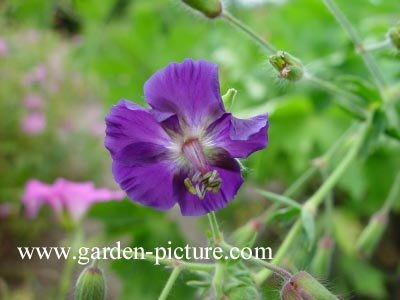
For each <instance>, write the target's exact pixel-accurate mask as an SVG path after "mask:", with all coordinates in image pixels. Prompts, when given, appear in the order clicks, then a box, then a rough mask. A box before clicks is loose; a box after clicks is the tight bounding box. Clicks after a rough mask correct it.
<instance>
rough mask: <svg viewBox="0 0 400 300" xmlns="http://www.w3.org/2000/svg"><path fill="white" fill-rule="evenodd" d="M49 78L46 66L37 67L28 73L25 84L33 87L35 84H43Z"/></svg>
mask: <svg viewBox="0 0 400 300" xmlns="http://www.w3.org/2000/svg"><path fill="white" fill-rule="evenodd" d="M46 77H47V67H46V65H43V64H42V65H37V66H36V67H35V68H34V69H33V70H32V71H31V72H29V73H27V74H26V75H25V77H24V80H23V81H24V83H25V84H26V85H32V84H35V83H40V82H43V81H44V80H45V79H46Z"/></svg>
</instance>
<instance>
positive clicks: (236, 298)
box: [228, 286, 259, 300]
mask: <svg viewBox="0 0 400 300" xmlns="http://www.w3.org/2000/svg"><path fill="white" fill-rule="evenodd" d="M258 298H259V297H258V291H257V289H256V288H255V287H253V286H239V287H236V288H233V289H231V290H230V291H229V293H228V299H229V300H243V299H245V300H256V299H258Z"/></svg>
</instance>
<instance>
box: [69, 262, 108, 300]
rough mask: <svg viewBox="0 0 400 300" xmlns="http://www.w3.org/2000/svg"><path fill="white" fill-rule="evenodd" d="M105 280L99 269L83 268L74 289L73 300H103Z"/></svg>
mask: <svg viewBox="0 0 400 300" xmlns="http://www.w3.org/2000/svg"><path fill="white" fill-rule="evenodd" d="M105 290H106V286H105V279H104V276H103V272H102V271H101V269H99V268H98V267H95V266H90V267H87V268H85V269H84V270H83V271H82V273H81V275H79V278H78V281H77V283H76V287H75V300H104V299H105V294H106V292H105Z"/></svg>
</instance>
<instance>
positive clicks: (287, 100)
mask: <svg viewBox="0 0 400 300" xmlns="http://www.w3.org/2000/svg"><path fill="white" fill-rule="evenodd" d="M225 2H226V6H227V8H228V9H229V10H230V11H231V13H232V14H234V15H236V16H237V17H238V18H240V19H242V20H243V21H244V22H245V23H247V24H249V25H250V26H251V27H253V28H254V29H255V30H256V31H257V32H259V33H260V34H261V35H262V36H263V37H265V38H266V39H267V40H269V41H271V42H272V43H273V44H274V45H276V46H277V47H278V48H279V49H282V50H285V51H289V52H290V53H292V54H294V55H295V56H296V57H299V58H301V60H302V61H303V63H304V64H305V65H306V68H307V71H308V72H310V73H311V74H314V75H315V76H318V77H321V78H325V79H327V80H329V81H332V82H337V83H338V84H339V85H340V86H341V87H342V88H343V89H349V90H351V89H352V88H354V86H350V84H349V81H347V84H345V83H344V76H347V75H352V76H356V77H355V78H357V80H364V81H366V82H371V78H370V77H369V75H368V73H367V72H366V69H365V67H364V65H363V64H362V61H361V59H360V57H359V56H358V55H357V54H356V53H355V51H354V48H353V46H352V44H351V43H350V41H349V39H348V37H347V36H346V34H345V33H344V32H343V31H342V30H341V28H340V27H339V25H338V24H337V23H336V21H335V20H334V19H333V17H332V16H331V15H330V14H329V12H328V11H327V9H326V8H325V7H324V6H323V3H322V1H317V0H292V1H282V2H279V1H275V2H274V1H271V2H269V1H266V3H263V4H260V5H258V6H251V5H249V6H243V5H241V4H240V3H239V2H238V1H225ZM244 2H245V1H244ZM337 3H338V5H339V6H340V7H342V9H343V11H344V13H345V14H346V15H347V16H348V17H349V19H350V20H351V21H352V24H353V25H354V27H355V28H356V29H357V31H358V32H359V33H360V35H361V36H362V38H363V40H364V41H365V42H366V43H370V42H371V43H372V42H376V41H381V40H383V39H385V35H386V32H387V30H388V28H389V27H391V26H393V25H394V24H396V22H397V21H398V18H399V14H398V13H399V11H400V2H399V1H397V0H387V1H379V0H375V1H372V0H371V1H364V0H357V1H344V0H338V1H337ZM0 37H1V38H3V39H4V40H5V41H6V43H7V45H8V53H7V55H4V56H0V86H1V88H0V201H1V202H2V203H6V202H7V203H11V205H12V214H11V215H10V216H8V217H7V218H6V219H3V220H0V228H1V230H2V232H1V236H0V241H1V240H4V238H5V237H8V236H14V239H15V241H14V242H15V244H16V245H20V244H27V240H18V238H20V239H25V238H26V236H25V235H24V234H23V232H25V231H29V229H30V227H31V226H32V223H33V224H36V225H37V224H41V223H40V222H43V220H48V219H49V218H50V215H49V212H48V211H42V214H41V216H40V218H39V219H40V220H35V221H32V222H30V223H29V222H27V221H22V219H23V213H22V208H21V204H20V196H21V193H22V189H23V186H24V183H25V182H26V181H27V180H28V179H30V178H38V179H41V180H44V181H46V182H52V181H53V180H54V179H55V178H57V177H67V178H70V179H72V180H76V181H85V180H91V181H95V182H96V183H99V184H102V185H112V179H111V171H110V159H109V157H108V155H107V153H106V150H105V149H104V148H103V146H102V134H100V137H99V136H95V135H93V134H91V128H93V126H96V124H98V123H99V122H102V119H103V117H104V115H105V114H106V112H107V110H108V108H109V107H110V106H111V105H112V104H115V103H117V101H118V100H119V99H120V98H126V99H129V100H132V101H135V102H137V103H140V104H145V101H144V97H143V84H144V82H145V81H146V80H147V79H148V78H149V77H150V76H151V75H152V74H153V73H154V72H155V71H156V70H158V69H160V68H162V67H164V66H165V65H166V64H168V63H169V62H171V61H182V60H183V59H184V58H187V57H190V58H193V59H206V60H210V61H214V62H216V63H218V64H219V72H220V83H221V93H222V94H224V93H225V92H226V91H227V90H228V89H229V88H231V87H233V88H235V89H236V90H237V91H238V95H237V98H236V100H235V102H234V104H233V107H232V111H233V113H234V114H236V115H238V116H241V117H248V116H251V115H255V114H258V113H262V112H268V113H269V115H270V129H269V145H268V148H267V149H266V150H263V151H260V152H258V153H256V154H254V155H253V156H252V157H251V158H250V159H248V160H247V161H245V162H244V164H245V166H246V168H247V171H246V173H245V177H246V182H245V184H244V186H243V187H242V189H241V191H240V193H239V195H238V197H237V199H236V200H235V201H233V202H232V203H231V204H230V205H229V207H228V208H226V209H224V210H223V211H221V212H220V215H221V219H223V224H226V225H224V228H225V229H226V230H231V229H233V228H235V227H236V226H237V225H239V224H242V223H244V222H245V221H246V220H247V219H248V218H250V217H254V216H257V215H258V214H260V213H261V212H262V211H263V210H264V209H265V208H266V207H268V205H269V204H268V202H267V201H266V200H265V199H263V198H260V196H257V195H256V194H255V193H254V192H253V189H254V187H256V186H257V187H262V188H264V189H275V190H276V191H277V192H281V191H283V190H284V188H285V187H287V186H288V185H289V184H290V183H291V182H293V181H294V180H295V179H296V178H297V177H299V176H300V175H301V174H302V173H303V172H304V171H305V170H306V169H307V168H308V167H309V166H310V164H311V161H312V160H313V159H315V158H317V157H319V156H321V155H322V154H323V153H324V152H325V151H327V150H328V149H329V147H330V146H331V145H332V144H333V143H334V142H335V141H336V140H337V139H338V137H339V136H341V134H342V133H343V132H345V130H346V129H347V128H348V127H349V126H350V125H351V124H352V122H353V119H352V117H351V116H349V115H348V114H347V113H346V112H344V111H342V110H340V109H339V108H337V107H336V106H335V105H334V102H333V101H332V99H333V97H337V96H336V95H331V94H328V93H326V92H325V91H323V90H320V89H317V88H316V87H315V86H311V85H309V84H308V83H307V82H300V83H298V84H296V85H288V84H285V83H283V82H281V81H279V80H278V79H276V78H275V76H274V72H273V70H272V68H271V67H270V66H269V65H268V64H267V54H266V53H264V52H263V50H262V49H261V48H259V47H258V46H257V45H254V44H253V43H252V42H251V41H250V40H248V39H247V37H245V36H244V35H242V34H241V33H238V32H236V31H235V30H234V29H233V28H232V27H230V26H228V25H227V24H226V23H224V22H223V21H221V20H216V21H208V20H206V19H205V18H203V17H201V16H199V15H197V14H195V13H193V12H191V11H189V10H188V9H187V8H186V7H184V6H183V5H181V4H180V3H179V1H172V0H171V1H164V0H154V1H145V0H131V1H129V0H103V1H95V0H85V1H83V0H59V1H49V0H29V1H25V0H5V1H2V2H0ZM57 55H58V56H57ZM373 55H374V57H375V59H376V60H377V62H378V65H379V66H380V68H381V69H382V70H383V71H384V77H385V79H386V81H387V82H388V87H387V89H388V93H389V94H390V95H392V99H394V100H393V103H388V104H387V105H391V106H392V108H391V113H392V115H393V118H395V119H396V118H398V115H399V111H400V104H399V103H400V101H399V99H400V84H399V82H400V80H399V79H400V68H399V60H398V59H399V54H398V53H396V51H395V50H394V49H391V48H386V49H383V50H381V51H377V52H374V53H373ZM57 62H59V64H57ZM40 65H44V66H46V68H47V76H46V78H45V79H44V80H43V81H42V82H37V83H33V84H26V83H24V78H25V77H26V75H27V74H29V72H32V70H33V69H34V68H35V67H37V66H40ZM360 89H361V90H360V91H361V93H364V94H366V95H370V94H371V93H370V91H369V90H368V89H367V88H366V87H365V86H364V87H362V88H360ZM29 93H36V94H39V95H41V97H42V98H43V99H44V101H45V109H44V111H45V115H46V119H47V125H46V129H45V131H44V132H43V133H41V134H39V135H36V136H27V135H26V134H24V133H23V132H22V131H21V128H20V122H21V118H23V116H24V114H25V113H26V112H25V109H24V107H23V99H24V97H25V96H26V95H27V94H29ZM90 111H92V113H90ZM91 114H92V117H89V115H91ZM399 150H400V145H399V142H398V141H395V140H393V139H391V138H388V137H386V136H383V135H381V136H380V137H379V139H378V140H377V143H376V144H375V146H374V147H373V148H370V149H367V152H368V153H367V154H368V155H365V156H364V157H362V159H360V160H359V161H357V162H355V163H353V165H352V166H351V168H350V169H349V170H348V171H347V172H346V174H345V176H343V178H342V179H341V181H340V183H339V184H338V186H337V187H336V188H335V192H334V202H335V211H334V215H333V219H332V220H329V221H330V223H332V226H333V235H334V240H335V242H336V249H335V251H334V257H333V260H334V263H333V268H332V273H331V277H330V278H333V280H332V281H331V282H330V284H329V285H330V288H331V289H332V290H333V291H335V292H337V293H340V294H342V295H345V296H346V297H347V296H349V297H350V295H354V297H353V298H352V299H364V300H365V299H375V300H380V299H382V300H383V299H397V298H396V297H399V294H400V291H399V288H398V284H397V286H396V280H397V281H398V279H399V276H400V273H399V272H400V268H399V261H400V247H399V243H400V241H399V238H398V236H397V237H396V226H398V225H399V223H400V221H399V219H400V201H397V202H396V204H395V206H394V209H393V212H392V220H393V221H392V222H391V223H390V226H389V230H388V231H387V234H386V235H385V238H384V241H383V242H382V244H381V247H380V248H379V249H378V251H377V252H376V255H375V256H374V257H373V259H372V262H371V261H367V260H363V259H361V258H359V257H358V255H357V253H356V252H355V248H354V247H355V242H354V241H355V240H356V239H357V236H358V235H359V233H360V231H361V230H362V228H363V226H365V224H366V223H367V220H368V217H369V216H371V215H372V214H373V213H374V212H376V211H377V210H378V209H379V208H380V207H381V206H382V204H383V201H384V199H385V198H386V196H387V193H388V191H389V189H390V186H391V183H392V181H393V179H394V177H395V174H396V172H398V170H399V169H400V156H399V155H398V154H399V153H400V152H399ZM342 154H343V153H342ZM339 156H340V155H339ZM339 159H340V157H339V158H338V159H337V160H335V161H334V162H332V163H331V164H329V166H328V170H331V169H332V167H333V166H335V165H336V164H337V162H338V161H339ZM322 180H323V179H322V177H321V176H320V175H319V174H318V175H316V176H314V177H313V180H312V181H311V182H310V183H309V184H308V185H306V186H304V188H303V190H302V193H301V196H299V197H298V198H296V200H299V201H302V200H304V199H305V198H306V197H307V196H308V195H310V194H312V192H313V191H315V189H316V187H318V185H319V184H320V183H321V182H322ZM90 216H91V217H92V218H94V219H96V220H99V221H101V224H102V226H103V227H102V228H104V234H102V232H101V230H102V229H101V230H100V229H99V231H100V232H97V233H96V234H95V241H97V242H101V243H104V244H107V243H113V242H115V240H116V239H121V238H124V239H125V240H126V241H127V245H131V246H135V245H140V246H143V247H144V248H150V247H155V246H162V245H165V244H166V243H167V241H169V240H171V241H173V242H174V245H179V244H184V238H183V234H182V232H183V233H185V228H181V227H182V226H181V227H180V226H179V224H180V223H179V222H176V220H175V219H174V218H171V216H170V215H169V214H165V213H160V212H155V211H153V210H152V209H150V208H145V207H139V206H138V205H134V204H132V203H131V202H129V201H125V202H121V203H101V204H98V205H96V206H95V207H94V208H93V210H92V211H91V214H90ZM52 222H53V223H56V221H54V220H53V221H52ZM201 222H202V220H200V223H201ZM319 223H322V221H321V220H320V222H319ZM10 224H11V225H10ZM13 224H14V225H13ZM286 225H287V220H286V221H285V222H276V223H275V224H272V225H271V226H270V227H269V228H268V229H267V233H265V234H264V235H263V236H262V238H261V239H259V241H258V244H260V245H268V246H269V245H273V246H274V249H277V247H278V245H279V243H280V241H281V240H282V237H283V236H284V234H285V232H286V229H287V227H286ZM319 225H321V224H319ZM39 227H40V226H39ZM320 227H321V226H319V228H320ZM40 228H41V229H40V232H42V234H46V232H48V229H46V228H44V227H40ZM390 228H392V229H390ZM393 228H394V229H393ZM59 230H60V231H61V230H62V229H59ZM58 234H59V235H61V234H60V233H58ZM322 234H323V232H322V231H321V232H318V235H319V237H320V236H321V235H322ZM56 235H57V233H56ZM36 238H37V241H38V242H37V243H40V242H39V241H40V240H41V238H40V236H39V237H38V236H37V237H36ZM303 240H304V236H299V237H298V244H297V245H298V246H297V247H294V249H292V252H291V253H290V255H288V261H287V262H286V263H287V265H288V266H291V267H294V266H297V267H298V268H300V269H302V268H303V269H308V267H309V266H310V264H311V259H312V257H313V253H314V252H315V251H316V246H314V247H312V248H311V249H310V247H308V246H307V245H305V244H304V242H303ZM2 244H3V242H2ZM0 250H2V251H0V258H1V262H0V266H1V265H3V266H6V264H3V262H4V261H5V260H7V259H11V261H12V262H14V263H15V264H21V262H20V261H19V262H18V258H16V257H15V255H16V254H15V253H14V254H13V252H12V250H10V249H8V250H6V249H0ZM13 255H14V257H13ZM10 257H11V258H10ZM7 266H9V265H7ZM58 267H59V268H61V267H60V266H58ZM110 267H111V269H112V270H113V271H114V272H115V274H117V275H118V277H119V278H120V280H121V281H120V282H121V284H122V287H121V289H120V290H121V291H120V294H119V295H116V296H110V299H122V300H124V299H127V300H128V299H143V300H145V299H155V298H156V297H157V295H158V294H159V293H160V291H161V289H162V287H163V284H164V283H165V281H166V279H167V276H168V273H169V271H168V270H164V269H163V267H161V266H153V265H152V264H151V263H148V262H134V263H132V262H129V261H116V262H113V263H112V264H111V266H110ZM1 269H2V270H3V268H1ZM28 274H31V273H29V272H28ZM33 274H35V273H33ZM186 277H188V276H186V275H185V276H184V277H183V279H180V280H179V281H178V284H177V285H176V287H175V288H174V291H173V293H172V294H171V297H170V298H171V299H187V298H193V297H194V291H193V289H191V288H188V287H186V286H185V283H184V281H186V280H187V278H186ZM1 278H4V279H5V280H6V281H7V282H8V281H9V282H10V289H11V290H12V291H14V290H15V292H12V293H13V294H12V295H13V296H12V297H13V298H12V299H39V298H36V297H35V296H34V294H35V293H36V292H37V290H38V286H39V289H40V288H42V289H47V292H43V291H41V292H40V293H39V292H37V293H38V295H39V294H40V295H41V298H40V299H45V298H46V297H47V299H53V298H51V297H52V296H51V295H52V293H53V292H54V291H53V287H51V286H50V285H46V284H45V283H43V281H41V280H40V278H39V279H37V278H36V279H35V278H33V279H32V277H30V275H26V274H23V275H18V276H16V277H15V276H14V277H11V278H12V280H11V279H10V275H9V273H7V272H4V273H3V272H2V271H0V279H1ZM38 282H39V283H40V285H38ZM27 284H28V285H30V286H31V287H32V289H33V292H31V293H27V294H23V295H24V296H18V295H20V294H21V292H20V291H21V290H23V288H22V287H25V286H26V285H27ZM35 284H36V287H35ZM13 289H14V290H13ZM277 289H279V287H278V285H277V284H276V283H274V282H271V284H270V285H269V286H266V287H265V290H264V293H265V297H268V299H278V297H279V296H278V294H277V292H276V290H277ZM111 290H114V289H111ZM27 295H28V296H27ZM24 297H25V298H24ZM111 297H113V298H111ZM10 299H11V298H10ZM265 299H267V298H265Z"/></svg>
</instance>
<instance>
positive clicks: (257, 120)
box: [206, 113, 269, 158]
mask: <svg viewBox="0 0 400 300" xmlns="http://www.w3.org/2000/svg"><path fill="white" fill-rule="evenodd" d="M268 126H269V124H268V116H267V114H263V115H258V116H255V117H253V118H250V119H238V118H235V117H233V116H232V115H231V114H229V113H225V114H224V115H223V116H222V117H220V118H219V119H218V120H216V121H215V122H214V123H212V124H211V125H210V126H209V127H208V129H207V134H206V138H207V139H208V140H210V141H211V143H212V145H213V147H220V148H223V149H225V150H226V151H228V152H229V154H230V155H231V157H236V158H246V157H247V156H249V155H250V154H251V153H253V152H255V151H258V150H261V149H263V148H265V147H266V146H267V144H268V132H267V130H268Z"/></svg>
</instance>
